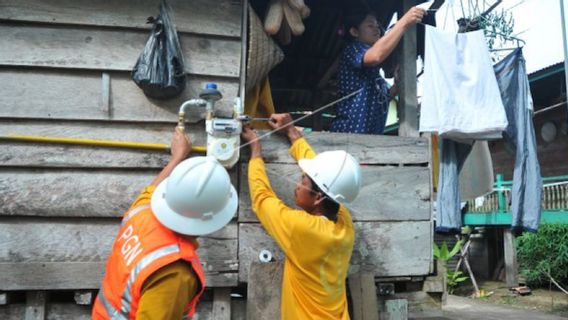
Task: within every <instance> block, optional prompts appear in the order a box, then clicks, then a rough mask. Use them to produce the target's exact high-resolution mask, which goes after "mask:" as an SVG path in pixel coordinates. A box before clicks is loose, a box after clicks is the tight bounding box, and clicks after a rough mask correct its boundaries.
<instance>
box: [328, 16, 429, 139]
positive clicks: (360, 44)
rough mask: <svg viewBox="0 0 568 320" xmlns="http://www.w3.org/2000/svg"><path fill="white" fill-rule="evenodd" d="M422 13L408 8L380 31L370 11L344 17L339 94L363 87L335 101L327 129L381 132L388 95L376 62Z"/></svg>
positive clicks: (378, 61)
mask: <svg viewBox="0 0 568 320" xmlns="http://www.w3.org/2000/svg"><path fill="white" fill-rule="evenodd" d="M425 14H426V11H425V10H424V9H422V8H418V7H413V8H411V9H410V10H408V12H407V13H406V14H405V15H404V16H402V18H400V19H399V21H398V22H397V23H396V24H395V25H394V27H393V28H392V29H391V30H390V31H389V32H388V33H386V34H384V35H383V32H382V30H381V28H380V25H379V23H378V22H377V18H376V17H375V16H374V15H373V14H372V13H356V14H352V15H349V16H347V17H346V18H345V31H346V35H347V37H348V38H349V42H348V44H347V46H346V47H345V49H344V51H343V53H342V56H341V60H340V63H339V73H338V80H339V81H338V85H339V96H340V97H343V96H346V95H348V94H350V93H352V92H354V91H357V90H359V89H361V88H363V90H362V91H361V92H360V93H358V94H356V95H354V96H353V97H351V98H349V99H347V100H344V101H342V102H341V103H340V104H339V105H338V107H337V115H336V118H335V119H334V121H333V123H332V124H331V128H330V130H331V131H334V132H351V133H364V134H382V133H383V131H384V130H385V123H386V120H387V112H388V104H389V99H390V97H389V89H388V85H387V83H386V81H385V79H383V77H381V75H380V74H379V70H380V67H379V64H380V63H382V62H383V61H384V60H385V59H386V58H387V57H388V56H389V55H390V54H391V53H392V51H393V50H394V49H395V47H396V46H397V44H398V42H399V41H400V39H401V38H402V35H403V34H404V32H405V31H406V30H407V29H408V27H410V26H412V25H413V24H416V23H418V22H420V21H422V17H423V16H424V15H425Z"/></svg>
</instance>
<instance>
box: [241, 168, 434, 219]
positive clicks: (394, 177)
mask: <svg viewBox="0 0 568 320" xmlns="http://www.w3.org/2000/svg"><path fill="white" fill-rule="evenodd" d="M247 169H248V167H247V165H243V166H242V168H241V178H240V183H241V186H240V197H239V201H240V205H239V221H241V222H245V221H251V222H252V221H254V222H256V221H258V220H257V218H256V215H255V214H254V212H252V208H251V202H250V201H251V200H250V194H249V186H248V172H247ZM361 169H362V176H363V183H362V187H361V190H360V192H359V195H358V197H357V199H355V201H353V202H352V203H351V204H350V206H349V208H350V210H351V215H352V217H353V220H355V221H412V220H429V219H430V184H429V180H430V175H429V169H428V168H426V167H400V168H398V167H379V166H363V167H362V168H361ZM266 170H267V173H268V176H269V179H270V183H271V185H272V187H273V188H274V191H275V192H276V194H277V195H278V197H279V198H280V199H281V200H282V201H284V203H286V204H287V205H289V206H291V207H295V203H294V188H295V186H296V183H297V181H298V180H299V177H300V174H301V170H300V168H299V167H298V166H297V165H296V164H275V163H268V164H266Z"/></svg>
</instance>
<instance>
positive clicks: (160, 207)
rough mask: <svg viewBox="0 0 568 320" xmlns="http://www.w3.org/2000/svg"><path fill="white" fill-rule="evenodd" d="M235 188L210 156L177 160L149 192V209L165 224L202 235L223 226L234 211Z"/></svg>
mask: <svg viewBox="0 0 568 320" xmlns="http://www.w3.org/2000/svg"><path fill="white" fill-rule="evenodd" d="M238 203H239V201H238V198H237V192H236V191H235V188H234V187H233V185H232V184H231V179H230V178H229V174H228V173H227V171H226V170H225V168H223V166H222V165H221V164H220V163H219V162H218V161H217V160H216V159H215V158H213V157H194V158H190V159H187V160H184V161H183V162H181V163H180V164H178V165H177V166H176V167H175V168H174V170H173V171H172V173H171V175H170V176H169V177H168V178H166V179H165V180H164V181H162V182H161V183H160V184H159V185H158V187H157V188H156V190H155V191H154V194H153V195H152V201H151V205H152V211H153V212H154V215H155V216H156V218H158V220H159V221H160V222H161V223H162V224H163V225H164V226H166V227H167V228H169V229H171V230H173V231H175V232H178V233H182V234H186V235H194V236H201V235H206V234H209V233H213V232H215V231H217V230H219V229H221V228H223V227H224V226H225V225H226V224H227V223H229V221H231V219H232V218H233V216H234V215H235V212H236V211H237V206H238Z"/></svg>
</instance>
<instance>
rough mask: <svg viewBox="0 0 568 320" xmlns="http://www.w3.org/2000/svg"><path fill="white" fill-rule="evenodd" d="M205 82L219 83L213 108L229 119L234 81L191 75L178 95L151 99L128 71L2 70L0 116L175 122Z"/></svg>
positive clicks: (192, 117)
mask: <svg viewBox="0 0 568 320" xmlns="http://www.w3.org/2000/svg"><path fill="white" fill-rule="evenodd" d="M105 74H107V75H108V79H106V78H105V76H104V75H105ZM105 81H107V82H108V83H106V82H105ZM208 82H214V83H217V85H218V87H219V90H220V91H221V93H222V94H223V99H221V100H220V101H218V102H217V103H216V105H215V106H216V109H217V110H218V114H219V115H222V116H230V115H231V112H232V110H233V99H234V98H235V97H236V96H237V92H238V81H237V79H235V80H231V79H217V78H211V77H194V76H189V77H188V78H187V86H186V88H185V90H184V91H183V92H182V93H181V94H180V95H179V96H178V97H176V98H173V99H168V100H155V99H149V98H148V97H146V96H145V95H144V93H143V92H142V90H141V89H140V88H138V86H136V84H135V83H134V82H133V81H132V80H131V79H130V73H129V72H111V73H102V74H101V72H100V71H85V70H81V71H78V70H50V69H37V68H34V69H23V70H22V69H14V68H5V69H0V96H1V97H2V98H1V99H0V117H9V118H50V119H73V120H80V119H85V120H126V121H144V122H158V121H162V122H164V121H168V122H172V123H174V122H177V113H178V111H179V107H180V106H181V104H182V103H183V102H184V101H186V100H189V99H192V98H197V97H198V96H199V93H200V92H201V90H202V89H203V88H204V87H205V84H206V83H208ZM107 86H108V88H107ZM105 88H106V89H108V92H105ZM106 94H108V96H106ZM22 97H25V99H22ZM204 113H205V108H191V109H189V110H187V112H186V120H187V121H188V122H192V123H194V122H198V121H200V120H202V119H204Z"/></svg>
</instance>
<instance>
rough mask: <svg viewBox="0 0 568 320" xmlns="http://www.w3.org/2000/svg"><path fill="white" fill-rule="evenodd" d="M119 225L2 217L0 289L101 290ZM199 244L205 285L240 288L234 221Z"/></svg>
mask: <svg viewBox="0 0 568 320" xmlns="http://www.w3.org/2000/svg"><path fill="white" fill-rule="evenodd" d="M119 224H120V222H119V220H118V219H95V218H89V219H58V218H44V219H40V218H26V219H18V220H15V219H6V218H4V219H2V220H1V221H0V290H55V289H61V290H65V289H98V288H99V286H100V283H101V279H102V275H103V272H104V268H105V261H106V259H107V257H108V255H109V254H110V250H111V249H112V243H113V241H114V238H115V237H116V232H117V231H118V228H119ZM199 242H200V247H199V249H198V251H197V253H198V254H199V256H200V258H201V260H202V263H203V268H204V270H205V274H206V277H207V285H208V286H212V287H231V286H236V285H237V270H238V258H237V225H236V223H230V224H229V225H227V226H226V227H224V228H223V229H221V230H220V231H217V232H215V233H214V234H211V235H208V236H207V237H200V238H199ZM46 274H48V275H49V277H46V276H45V275H46Z"/></svg>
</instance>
